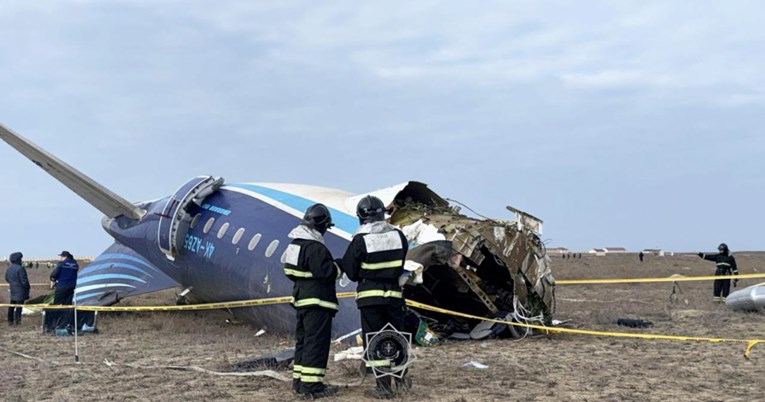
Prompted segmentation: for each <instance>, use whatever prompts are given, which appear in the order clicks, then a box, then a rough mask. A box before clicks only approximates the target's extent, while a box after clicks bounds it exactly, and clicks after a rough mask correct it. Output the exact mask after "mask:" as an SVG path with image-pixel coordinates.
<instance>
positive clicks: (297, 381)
mask: <svg viewBox="0 0 765 402" xmlns="http://www.w3.org/2000/svg"><path fill="white" fill-rule="evenodd" d="M292 392H294V393H296V394H299V393H300V379H299V378H293V379H292Z"/></svg>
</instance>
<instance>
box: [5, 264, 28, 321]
mask: <svg viewBox="0 0 765 402" xmlns="http://www.w3.org/2000/svg"><path fill="white" fill-rule="evenodd" d="M23 257H24V256H23V255H22V254H21V253H19V252H15V253H12V254H11V256H10V261H11V263H10V264H8V269H7V270H6V271H5V281H6V282H8V286H9V287H10V289H9V290H10V292H11V304H24V301H25V300H27V299H29V288H30V286H29V277H27V270H26V269H24V264H23V263H22V262H21V259H22V258H23ZM21 309H22V308H21V307H8V325H10V326H13V325H21Z"/></svg>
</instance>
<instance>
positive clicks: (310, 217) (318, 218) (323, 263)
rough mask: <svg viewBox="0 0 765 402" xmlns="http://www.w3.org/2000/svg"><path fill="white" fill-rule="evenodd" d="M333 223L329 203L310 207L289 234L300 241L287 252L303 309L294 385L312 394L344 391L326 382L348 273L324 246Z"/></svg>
mask: <svg viewBox="0 0 765 402" xmlns="http://www.w3.org/2000/svg"><path fill="white" fill-rule="evenodd" d="M332 226H333V224H332V217H331V215H330V213H329V209H327V207H326V206H324V205H322V204H314V205H312V206H310V207H308V209H307V210H306V212H305V216H304V217H303V220H302V221H301V222H300V224H299V225H298V226H297V227H296V228H295V229H293V230H292V231H291V232H290V233H289V237H290V238H291V239H294V240H292V243H290V245H289V246H287V250H286V251H285V257H284V273H285V274H286V275H287V277H288V278H289V279H290V280H292V281H293V282H295V286H294V288H293V290H292V297H293V301H292V304H293V306H294V307H295V310H296V314H297V325H296V327H295V360H294V366H293V371H292V390H293V391H294V392H296V393H298V394H303V395H304V396H305V397H306V398H310V399H315V398H323V397H327V396H332V395H334V394H336V393H337V390H338V388H337V387H336V386H333V385H326V384H325V383H324V374H325V373H326V371H327V358H328V356H329V346H330V337H331V335H332V317H334V315H335V313H337V310H338V303H337V294H336V292H335V280H337V279H338V278H339V277H340V275H341V274H342V272H341V271H340V268H339V267H338V266H337V265H336V264H335V262H334V260H333V258H332V255H331V253H330V251H329V249H327V246H325V245H324V233H326V232H327V230H328V229H329V228H330V227H332Z"/></svg>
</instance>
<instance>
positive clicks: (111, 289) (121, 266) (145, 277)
mask: <svg viewBox="0 0 765 402" xmlns="http://www.w3.org/2000/svg"><path fill="white" fill-rule="evenodd" d="M176 286H180V285H179V284H178V283H177V282H175V281H174V280H173V279H172V278H170V277H169V276H167V275H166V274H165V273H163V272H162V271H160V270H159V269H158V268H157V267H156V266H154V265H153V264H152V263H151V262H149V261H148V260H147V259H146V258H144V257H142V256H141V255H140V254H138V253H136V252H135V251H133V250H132V249H130V248H128V247H126V246H124V245H122V244H120V243H114V244H112V245H111V247H109V248H108V249H106V251H104V252H103V253H102V254H101V255H99V256H98V257H97V258H96V259H95V260H93V261H92V262H91V263H90V264H88V265H87V266H86V267H85V268H82V269H80V272H79V274H78V275H77V288H76V289H75V299H76V300H77V304H78V305H91V306H92V305H101V306H103V305H111V304H114V303H116V302H118V301H120V300H121V299H123V298H125V297H128V296H136V295H139V294H143V293H150V292H156V291H159V290H164V289H169V288H172V287H176Z"/></svg>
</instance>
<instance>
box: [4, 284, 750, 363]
mask: <svg viewBox="0 0 765 402" xmlns="http://www.w3.org/2000/svg"><path fill="white" fill-rule="evenodd" d="M696 278H699V277H696ZM653 279H662V278H653ZM673 279H676V278H673ZM354 295H355V292H342V293H338V294H337V297H338V298H348V297H353V296H354ZM290 302H292V297H290V296H281V297H271V298H264V299H252V300H240V301H232V302H217V303H203V304H193V305H182V306H66V305H49V304H23V305H19V304H0V307H24V308H44V309H71V308H76V309H77V310H80V311H189V310H218V309H229V308H239V307H253V306H264V305H273V304H284V303H290ZM406 304H407V305H409V306H411V307H414V308H419V309H422V310H428V311H433V312H437V313H441V314H447V315H451V316H456V317H463V318H469V319H474V320H480V321H490V322H496V323H501V324H508V325H514V326H517V327H525V328H532V329H536V330H538V331H540V332H544V333H548V334H555V333H570V334H581V335H594V336H607V337H620V338H640V339H656V340H670V341H685V342H688V341H695V342H712V343H745V344H746V345H747V347H746V349H745V350H744V357H745V358H747V359H748V358H749V354H750V352H751V351H752V348H754V346H755V345H757V344H758V343H763V342H765V339H735V338H708V337H696V336H682V335H662V334H645V333H632V332H609V331H596V330H589V329H575V328H563V327H548V326H545V325H537V324H526V323H519V322H514V321H510V320H503V319H500V318H488V317H481V316H476V315H472V314H467V313H461V312H458V311H453V310H447V309H444V308H440V307H435V306H431V305H428V304H424V303H420V302H416V301H414V300H407V301H406Z"/></svg>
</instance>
